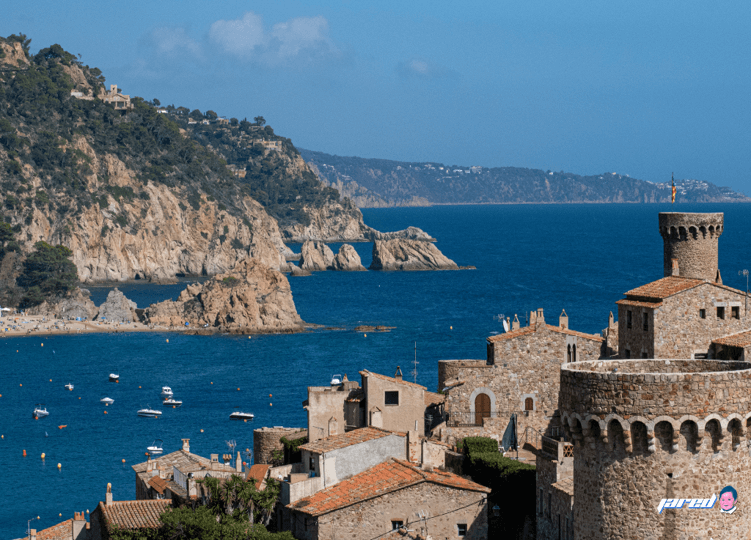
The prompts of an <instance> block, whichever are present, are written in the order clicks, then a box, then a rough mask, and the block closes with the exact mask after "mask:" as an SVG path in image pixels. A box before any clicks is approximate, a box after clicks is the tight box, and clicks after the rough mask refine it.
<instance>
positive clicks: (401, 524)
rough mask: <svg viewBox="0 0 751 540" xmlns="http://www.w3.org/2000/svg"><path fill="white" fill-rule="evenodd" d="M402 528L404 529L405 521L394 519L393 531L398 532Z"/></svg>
mask: <svg viewBox="0 0 751 540" xmlns="http://www.w3.org/2000/svg"><path fill="white" fill-rule="evenodd" d="M402 527H404V521H402V520H401V519H392V520H391V530H392V531H396V530H398V529H401V528H402Z"/></svg>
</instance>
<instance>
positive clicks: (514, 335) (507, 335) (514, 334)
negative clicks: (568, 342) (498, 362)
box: [487, 324, 603, 343]
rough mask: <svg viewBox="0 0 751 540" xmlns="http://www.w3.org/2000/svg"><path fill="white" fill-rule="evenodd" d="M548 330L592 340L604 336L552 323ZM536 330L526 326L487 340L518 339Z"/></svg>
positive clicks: (548, 325)
mask: <svg viewBox="0 0 751 540" xmlns="http://www.w3.org/2000/svg"><path fill="white" fill-rule="evenodd" d="M545 326H546V327H547V329H548V330H550V331H551V332H558V333H559V334H566V335H568V336H577V337H580V338H584V339H589V340H592V341H602V340H603V338H602V336H597V335H595V334H586V333H584V332H577V331H576V330H571V329H570V328H561V327H560V326H552V325H550V324H546V325H545ZM534 332H535V328H534V327H532V326H525V327H524V328H518V329H516V330H512V331H511V332H506V333H504V334H497V335H495V336H490V337H489V338H488V339H487V341H489V342H491V343H497V342H499V341H506V340H509V339H516V338H518V337H522V336H526V335H529V334H532V333H534Z"/></svg>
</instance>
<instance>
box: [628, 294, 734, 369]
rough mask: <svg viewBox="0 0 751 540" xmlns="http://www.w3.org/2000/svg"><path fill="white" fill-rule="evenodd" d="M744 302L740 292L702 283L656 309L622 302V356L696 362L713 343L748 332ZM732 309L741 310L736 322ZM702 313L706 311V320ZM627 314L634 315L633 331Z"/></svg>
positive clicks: (632, 316)
mask: <svg viewBox="0 0 751 540" xmlns="http://www.w3.org/2000/svg"><path fill="white" fill-rule="evenodd" d="M745 299H746V296H745V293H743V292H741V291H736V290H734V289H731V288H729V287H724V286H718V285H715V284H713V283H703V284H701V285H699V286H697V287H694V288H693V289H688V290H686V291H683V292H680V293H678V294H675V295H673V296H670V297H668V298H665V299H663V301H662V304H661V305H659V306H658V307H654V308H652V307H648V305H649V304H648V303H644V302H631V303H625V302H624V301H622V302H624V303H621V304H619V305H618V336H619V344H618V347H619V351H620V355H621V357H622V358H626V357H627V356H626V355H627V354H630V358H642V357H646V358H693V356H694V354H697V353H698V354H708V353H709V352H710V345H711V343H712V340H713V339H716V338H719V337H722V336H725V335H728V334H734V333H737V332H741V331H743V330H746V329H748V319H747V317H746V311H745ZM626 302H627V301H626ZM718 307H722V308H724V316H725V318H724V319H721V318H719V317H718V315H717V308H718ZM733 307H737V308H738V318H737V319H735V318H733V316H732V308H733ZM699 310H704V316H705V317H704V318H701V316H700V311H699ZM628 311H631V320H632V324H631V328H627V324H628V323H627V321H628V314H627V312H628ZM643 314H646V315H647V317H648V325H649V327H648V330H647V331H645V330H644V329H643V319H642V317H643ZM627 351H628V352H627ZM643 355H646V356H643Z"/></svg>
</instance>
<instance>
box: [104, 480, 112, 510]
mask: <svg viewBox="0 0 751 540" xmlns="http://www.w3.org/2000/svg"><path fill="white" fill-rule="evenodd" d="M104 504H105V505H107V506H109V505H111V504H112V484H110V483H109V482H108V483H107V494H106V495H105V497H104Z"/></svg>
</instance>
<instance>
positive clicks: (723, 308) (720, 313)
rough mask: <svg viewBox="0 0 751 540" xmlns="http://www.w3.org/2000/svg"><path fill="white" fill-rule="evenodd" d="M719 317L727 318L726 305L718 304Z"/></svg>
mask: <svg viewBox="0 0 751 540" xmlns="http://www.w3.org/2000/svg"><path fill="white" fill-rule="evenodd" d="M717 318H718V319H725V307H724V306H717Z"/></svg>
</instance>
